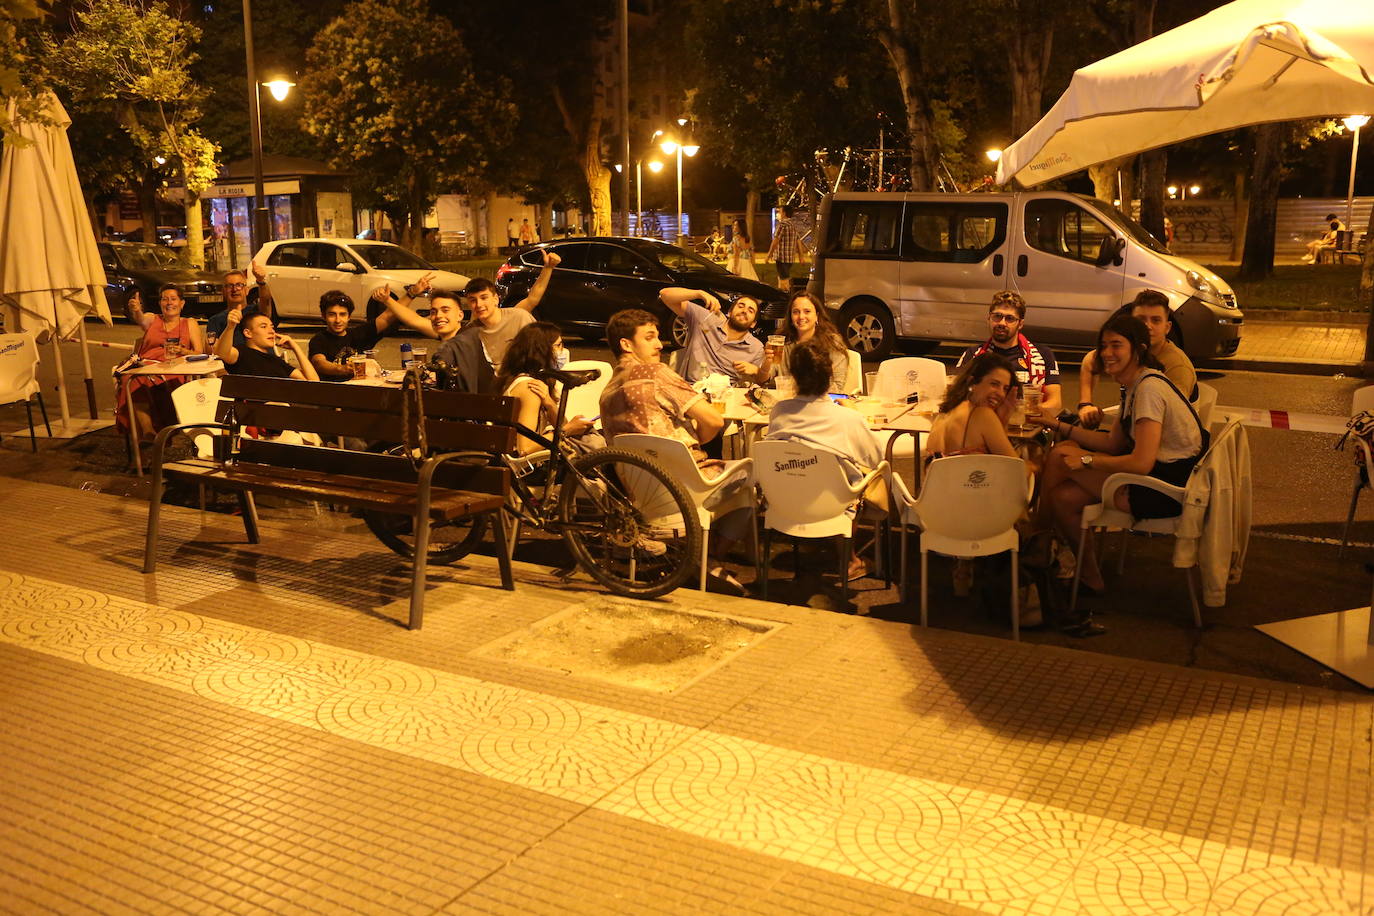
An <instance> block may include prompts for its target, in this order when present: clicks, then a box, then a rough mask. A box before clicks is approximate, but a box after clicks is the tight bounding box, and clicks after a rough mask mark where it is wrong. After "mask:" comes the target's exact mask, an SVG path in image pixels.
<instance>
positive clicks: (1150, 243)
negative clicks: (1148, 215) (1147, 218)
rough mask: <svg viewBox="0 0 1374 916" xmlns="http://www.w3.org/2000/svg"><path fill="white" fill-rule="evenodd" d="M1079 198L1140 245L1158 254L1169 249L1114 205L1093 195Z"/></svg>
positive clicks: (1165, 252)
mask: <svg viewBox="0 0 1374 916" xmlns="http://www.w3.org/2000/svg"><path fill="white" fill-rule="evenodd" d="M1080 199H1081V200H1082V201H1083V203H1085V204H1087V205H1088V206H1089V207H1092V208H1093V209H1094V210H1096V211H1097V212H1098V213H1100V214H1102V215H1103V216H1104V217H1106V218H1107V221H1108V222H1109V223H1113V224H1115V225H1116V227H1117V228H1119V229H1123V230H1125V232H1126V234H1127V235H1129V236H1130V237H1131V238H1132V239H1134V240H1135V241H1137V242H1139V243H1140V244H1141V245H1143V246H1145V247H1146V248H1148V249H1150V250H1151V251H1155V252H1158V253H1159V254H1168V253H1169V249H1168V248H1165V247H1164V245H1163V244H1162V243H1161V242H1160V241H1159V239H1157V238H1155V237H1154V236H1153V235H1151V234H1150V230H1148V229H1146V228H1145V227H1144V226H1142V225H1140V223H1137V222H1136V221H1135V220H1133V219H1131V218H1130V217H1129V216H1127V215H1126V214H1125V213H1122V212H1121V211H1120V210H1119V209H1117V208H1116V207H1113V206H1112V205H1111V204H1109V203H1107V202H1106V201H1103V200H1098V199H1097V198H1095V197H1083V198H1080Z"/></svg>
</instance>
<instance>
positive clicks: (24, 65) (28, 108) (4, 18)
mask: <svg viewBox="0 0 1374 916" xmlns="http://www.w3.org/2000/svg"><path fill="white" fill-rule="evenodd" d="M47 7H48V3H47V2H46V0H0V136H3V138H4V140H5V141H6V142H12V141H13V140H14V139H15V138H17V137H18V135H17V134H16V133H15V132H14V125H13V124H11V123H10V120H9V115H8V113H7V108H8V103H9V102H10V100H14V101H15V103H16V105H17V107H18V111H17V114H18V116H19V117H20V118H21V119H24V120H28V119H30V118H33V117H37V116H38V107H37V105H36V95H35V94H34V93H33V92H31V91H30V90H31V89H32V87H31V86H29V85H26V84H27V82H28V81H29V78H30V75H31V73H32V66H31V64H32V60H31V55H30V54H29V53H28V45H27V42H26V41H25V40H24V39H23V36H22V35H21V33H20V25H21V24H22V23H23V22H24V21H26V20H31V19H37V18H38V17H39V16H40V15H42V13H43V12H45V11H46V9H47Z"/></svg>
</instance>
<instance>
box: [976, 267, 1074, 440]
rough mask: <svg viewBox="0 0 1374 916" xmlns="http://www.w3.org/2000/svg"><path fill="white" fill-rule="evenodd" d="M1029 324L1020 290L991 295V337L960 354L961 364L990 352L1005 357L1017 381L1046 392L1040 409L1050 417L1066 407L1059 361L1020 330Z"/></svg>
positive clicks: (989, 314)
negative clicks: (1061, 385)
mask: <svg viewBox="0 0 1374 916" xmlns="http://www.w3.org/2000/svg"><path fill="white" fill-rule="evenodd" d="M1025 323H1026V300H1024V299H1022V298H1021V296H1020V294H1019V293H1014V292H1012V291H1011V290H1009V289H1004V290H1002V291H1001V292H1000V293H997V294H995V295H994V296H993V297H992V305H991V306H989V308H988V330H989V331H991V336H990V337H988V339H987V340H986V341H984V342H983V343H981V344H974V345H973V346H971V347H969V348H968V349H967V350H965V351H964V355H963V356H961V357H959V367H962V366H963V365H964V364H965V363H967V362H968V361H969V360H971V359H973V358H974V357H975V356H978V355H979V354H982V353H987V352H989V351H991V352H993V353H996V354H998V355H999V356H1005V357H1006V358H1007V359H1009V360H1011V363H1012V365H1013V366H1015V367H1016V384H1017V385H1019V386H1021V388H1022V390H1023V391H1024V390H1025V387H1026V386H1027V385H1030V386H1033V387H1036V388H1039V389H1040V390H1041V391H1042V392H1044V395H1043V400H1042V402H1041V403H1042V405H1043V406H1042V407H1041V410H1042V411H1043V413H1044V414H1045V415H1047V416H1051V417H1052V416H1054V415H1055V414H1057V413H1059V411H1060V408H1061V407H1062V406H1063V403H1062V398H1061V397H1060V393H1059V389H1060V382H1059V364H1058V363H1057V362H1056V361H1055V359H1054V351H1052V350H1051V349H1050V348H1049V347H1043V346H1042V347H1037V346H1036V345H1035V344H1033V343H1031V342H1030V341H1029V340H1027V339H1026V335H1024V334H1022V333H1021V328H1022V326H1023V325H1024V324H1025Z"/></svg>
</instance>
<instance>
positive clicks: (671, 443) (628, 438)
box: [615, 433, 710, 503]
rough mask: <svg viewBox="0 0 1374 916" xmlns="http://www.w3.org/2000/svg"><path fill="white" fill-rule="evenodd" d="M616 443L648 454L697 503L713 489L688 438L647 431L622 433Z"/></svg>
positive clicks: (616, 445)
mask: <svg viewBox="0 0 1374 916" xmlns="http://www.w3.org/2000/svg"><path fill="white" fill-rule="evenodd" d="M615 447H616V448H624V449H629V450H630V451H632V452H639V453H640V454H644V455H648V456H649V457H650V458H652V459H653V460H654V461H656V462H658V464H659V466H660V467H662V468H663V470H665V471H667V472H668V474H669V476H671V477H673V478H675V479H676V480H677V482H678V483H680V484H682V486H683V489H685V490H686V491H687V493H688V494H689V495H690V496H691V497H692V498H693V499H694V500H696V501H697V502H698V503H700V501H701V498H703V497H704V495H705V494H706V493H708V492H710V486H709V481H705V480H703V479H702V476H701V468H699V467H698V466H697V462H696V459H695V458H693V457H692V452H691V449H689V448H687V443H685V442H680V441H678V440H677V439H669V438H668V437H667V436H654V435H650V434H648V433H621V434H620V435H618V436H616V437H615Z"/></svg>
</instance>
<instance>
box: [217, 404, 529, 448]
mask: <svg viewBox="0 0 1374 916" xmlns="http://www.w3.org/2000/svg"><path fill="white" fill-rule="evenodd" d="M426 406H428V405H426ZM234 418H235V419H236V420H237V421H238V422H239V423H240V424H241V425H244V426H258V427H262V428H264V429H291V430H295V431H296V432H310V433H317V434H319V435H321V436H352V437H355V438H358V439H366V440H368V441H374V442H377V441H379V442H401V441H403V440H404V439H405V436H404V434H403V433H402V427H401V415H400V414H399V413H395V414H386V413H372V412H363V411H353V410H338V409H335V408H331V407H302V406H300V405H296V404H259V403H255V402H244V401H236V402H235V404H234ZM412 422H413V421H412ZM425 432H426V437H427V438H428V440H429V446H430V448H437V449H441V450H443V451H462V450H464V449H472V450H475V451H487V452H509V451H513V450H514V449H515V439H516V435H517V434H516V432H515V430H514V429H513V428H511V427H509V426H483V425H481V424H479V423H468V422H464V421H462V420H442V419H438V420H436V419H434V418H432V417H430V418H428V419H427V420H426V421H425Z"/></svg>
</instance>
